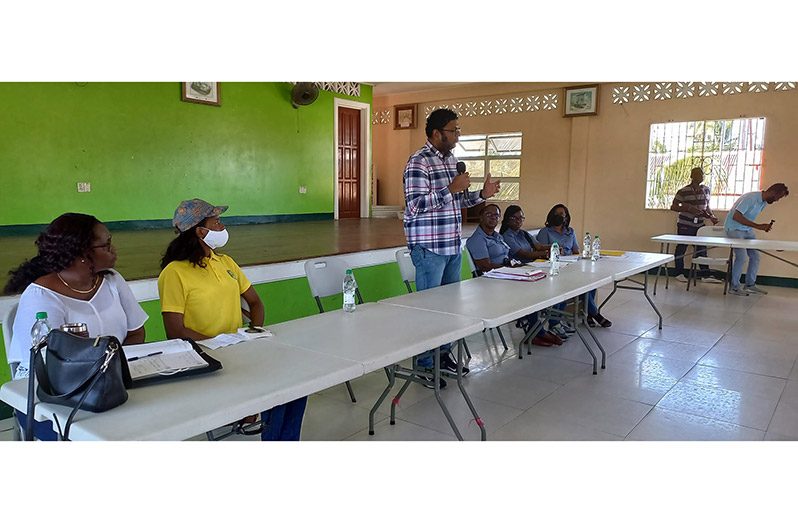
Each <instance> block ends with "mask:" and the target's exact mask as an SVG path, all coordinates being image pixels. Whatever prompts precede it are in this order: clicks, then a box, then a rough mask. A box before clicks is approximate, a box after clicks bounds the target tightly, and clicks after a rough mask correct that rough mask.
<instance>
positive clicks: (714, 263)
mask: <svg viewBox="0 0 798 523" xmlns="http://www.w3.org/2000/svg"><path fill="white" fill-rule="evenodd" d="M696 236H705V237H706V236H712V237H715V238H718V237H720V238H723V237H725V236H726V232H725V231H724V229H723V227H720V226H717V225H705V226H703V227H701V228H700V229H698V232H697V233H696ZM694 252H695V251H694ZM729 261H730V260H729V257H728V256H727V257H725V258H712V257H709V256H699V257H693V259H692V261H691V262H690V277H689V278H688V279H687V290H688V291H689V290H690V280H692V281H693V287H695V284H696V272H697V271H696V268H697V267H698V266H699V265H709V266H710V267H718V268H723V269H724V270H725V271H726V274H727V277H726V278H724V279H723V294H724V295H725V294H726V290H727V288H728V284H729V278H728V275H729V274H731V265H730V263H729Z"/></svg>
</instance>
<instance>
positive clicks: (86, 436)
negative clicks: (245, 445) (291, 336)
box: [0, 338, 363, 441]
mask: <svg viewBox="0 0 798 523" xmlns="http://www.w3.org/2000/svg"><path fill="white" fill-rule="evenodd" d="M208 352H209V353H210V354H211V356H213V357H214V358H215V359H217V360H219V361H220V362H222V366H223V368H222V369H221V370H220V371H218V372H214V373H210V374H203V375H199V376H193V377H186V378H178V379H175V380H170V381H164V382H160V383H155V384H151V385H146V386H142V387H140V388H134V389H130V390H129V391H128V393H129V398H128V400H127V401H126V402H125V403H124V404H122V405H120V406H119V407H116V408H114V409H111V410H108V411H106V412H101V413H93V412H87V411H83V410H81V411H79V412H78V413H77V415H76V416H75V421H74V423H73V424H72V426H71V429H70V439H72V440H111V441H118V440H183V439H187V438H190V437H192V436H196V435H197V434H202V433H204V432H207V431H210V430H213V429H214V428H217V427H221V426H223V425H226V424H228V423H232V422H235V421H237V420H240V419H241V418H243V417H245V416H248V415H250V414H254V413H256V412H261V411H264V410H268V409H270V408H272V407H275V406H277V405H282V404H284V403H288V402H289V401H293V400H295V399H298V398H301V397H303V396H307V395H309V394H313V393H315V392H318V391H320V390H324V389H326V388H329V387H332V386H334V385H338V384H339V383H343V382H345V381H346V380H351V379H354V378H357V377H360V376H362V375H363V365H362V363H360V362H357V361H352V360H348V359H345V358H341V357H337V356H333V355H326V354H320V353H318V352H312V351H309V350H305V349H301V348H298V347H295V346H289V345H286V344H283V343H280V342H277V341H274V340H269V341H268V342H267V341H266V338H261V339H257V340H253V341H248V342H244V343H239V344H237V345H231V346H227V347H224V348H222V349H218V350H216V351H208ZM27 387H28V380H27V379H25V380H18V381H11V382H8V383H5V384H4V385H3V386H2V388H0V400H2V401H4V402H6V403H8V404H9V405H11V406H12V407H14V408H16V409H18V410H21V411H23V412H24V411H25V409H26V401H27V400H26V398H27ZM71 410H72V409H71V408H69V407H65V406H61V405H54V404H49V403H38V404H37V405H36V416H35V419H37V420H39V421H43V420H51V421H52V420H54V417H55V416H58V419H59V421H60V422H61V423H63V422H64V421H65V420H66V419H67V417H68V415H69V412H70V411H71ZM53 426H55V424H54V425H53Z"/></svg>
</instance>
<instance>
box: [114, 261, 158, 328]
mask: <svg viewBox="0 0 798 523" xmlns="http://www.w3.org/2000/svg"><path fill="white" fill-rule="evenodd" d="M110 279H111V280H112V281H111V283H113V285H114V286H115V287H116V290H117V291H118V292H119V301H120V303H121V304H122V309H123V310H124V311H125V316H127V330H128V332H130V331H134V330H136V329H138V328H140V327H143V326H144V323H145V322H146V321H147V319H148V318H149V316H148V315H147V313H146V312H144V309H142V308H141V305H140V304H139V302H138V301H137V300H136V297H135V296H134V295H133V291H132V290H130V285H128V284H127V282H126V281H125V279H124V278H123V277H122V275H121V274H119V273H118V272H116V271H114V270H112V271H111V277H110Z"/></svg>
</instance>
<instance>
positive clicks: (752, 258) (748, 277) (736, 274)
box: [726, 229, 759, 289]
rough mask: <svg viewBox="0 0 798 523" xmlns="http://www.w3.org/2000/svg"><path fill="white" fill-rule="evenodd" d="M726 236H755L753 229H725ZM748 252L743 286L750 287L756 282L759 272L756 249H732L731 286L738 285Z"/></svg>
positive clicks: (750, 237)
mask: <svg viewBox="0 0 798 523" xmlns="http://www.w3.org/2000/svg"><path fill="white" fill-rule="evenodd" d="M726 236H728V237H729V238H742V239H746V240H753V239H755V238H756V235H755V234H754V231H731V230H729V229H726ZM746 253H747V254H748V269H747V270H746V271H745V286H746V287H751V286H752V285H754V284H756V275H757V273H758V272H759V251H758V250H756V249H734V261H733V262H732V273H731V286H732V287H733V288H735V289H736V288H737V287H739V286H740V277H741V276H742V275H743V264H744V263H745V256H746Z"/></svg>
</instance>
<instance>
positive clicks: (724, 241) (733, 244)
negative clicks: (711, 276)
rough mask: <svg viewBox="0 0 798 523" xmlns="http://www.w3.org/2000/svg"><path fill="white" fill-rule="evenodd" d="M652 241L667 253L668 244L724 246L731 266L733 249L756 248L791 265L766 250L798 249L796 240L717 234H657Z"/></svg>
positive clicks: (797, 265)
mask: <svg viewBox="0 0 798 523" xmlns="http://www.w3.org/2000/svg"><path fill="white" fill-rule="evenodd" d="M651 240H652V241H654V242H657V243H659V244H660V252H664V253H665V254H667V253H668V251H669V250H670V244H671V243H675V244H677V245H678V244H684V245H700V246H703V247H709V248H714V247H725V248H727V249H729V267H731V266H732V263H733V261H734V249H756V250H758V251H759V252H761V253H762V254H765V255H767V256H770V257H771V258H776V259H777V260H780V261H783V262H784V263H787V264H789V265H792V266H793V267H798V264H796V263H795V262H792V261H790V260H787V259H785V258H782V257H781V256H776V255H775V254H773V253H771V252H768V251H777V252H782V251H792V252H795V251H798V242H796V241H785V240H760V239H750V240H749V239H744V238H728V237H722V236H721V237H718V236H688V235H683V234H660V235H659V236H652V238H651ZM659 274H660V271H657V278H656V280H655V281H654V294H657V282H658V281H659ZM668 279H669V278H668V270H667V268H666V270H665V288H666V289H667V288H668ZM730 279H731V274H730V273H728V274H726V280H727V281H731V280H730ZM723 293H724V294H726V288H725V286H724V289H723Z"/></svg>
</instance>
